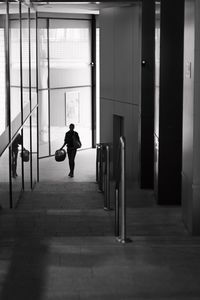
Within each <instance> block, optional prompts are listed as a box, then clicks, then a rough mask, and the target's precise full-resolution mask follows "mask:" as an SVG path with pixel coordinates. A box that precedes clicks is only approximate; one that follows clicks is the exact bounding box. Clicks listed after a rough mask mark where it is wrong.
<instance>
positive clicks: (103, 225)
mask: <svg viewBox="0 0 200 300" xmlns="http://www.w3.org/2000/svg"><path fill="white" fill-rule="evenodd" d="M79 154H80V155H78V156H77V162H76V168H77V169H76V170H77V172H76V176H75V177H74V178H73V179H70V178H68V177H67V176H66V169H65V168H66V167H65V166H64V164H63V166H61V165H59V168H58V169H57V167H58V166H57V164H56V163H55V162H54V160H53V158H51V159H48V160H46V161H42V163H41V168H43V169H42V172H41V183H40V184H39V185H38V186H37V187H36V189H35V191H34V192H26V193H25V194H24V197H23V199H22V200H21V202H20V203H19V206H18V208H17V210H15V211H12V212H8V211H1V214H0V228H1V230H0V299H1V300H18V299H21V300H24V299H28V300H51V299H52V300H61V299H62V300H68V299H69V300H74V299H79V300H83V299H88V300H90V299H91V300H93V299H95V300H96V299H97V300H98V299H102V300H104V299H105V300H112V299H117V300H129V299H131V300H132V299H136V300H143V299H145V300H149V299H151V300H155V299H156V300H165V299H173V300H177V299H178V300H179V299H180V300H186V299H187V300H197V299H198V300H199V299H200V285H199V278H200V255H199V253H200V239H199V238H195V237H190V236H189V235H188V233H187V231H186V230H185V228H184V225H183V223H182V221H181V212H180V208H179V207H158V206H156V205H155V202H154V199H153V193H152V192H150V191H140V190H139V189H137V188H136V187H134V189H129V190H128V193H127V196H128V199H127V200H128V201H127V202H128V209H127V225H128V226H127V233H128V236H129V237H130V238H131V239H132V242H131V243H129V244H125V245H122V244H119V243H118V242H116V240H115V238H114V211H113V210H112V211H110V212H105V211H104V210H103V195H102V194H101V193H98V189H97V185H96V183H95V182H94V181H95V172H94V170H95V153H94V151H93V150H89V151H86V152H84V151H82V153H81V152H80V153H79ZM45 164H46V165H45ZM53 174H54V175H53ZM83 179H84V180H83ZM112 205H113V203H112Z"/></svg>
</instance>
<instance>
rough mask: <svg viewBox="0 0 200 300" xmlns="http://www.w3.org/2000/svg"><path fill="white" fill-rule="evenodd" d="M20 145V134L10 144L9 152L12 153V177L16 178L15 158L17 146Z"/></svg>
mask: <svg viewBox="0 0 200 300" xmlns="http://www.w3.org/2000/svg"><path fill="white" fill-rule="evenodd" d="M19 145H22V136H21V135H20V133H18V135H17V136H16V138H15V139H14V141H13V142H12V146H11V152H12V177H13V178H16V177H17V157H18V146H19Z"/></svg>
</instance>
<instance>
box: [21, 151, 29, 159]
mask: <svg viewBox="0 0 200 300" xmlns="http://www.w3.org/2000/svg"><path fill="white" fill-rule="evenodd" d="M29 154H30V153H29V151H28V150H27V149H25V148H24V149H23V150H22V152H21V158H22V160H23V161H25V162H27V161H29Z"/></svg>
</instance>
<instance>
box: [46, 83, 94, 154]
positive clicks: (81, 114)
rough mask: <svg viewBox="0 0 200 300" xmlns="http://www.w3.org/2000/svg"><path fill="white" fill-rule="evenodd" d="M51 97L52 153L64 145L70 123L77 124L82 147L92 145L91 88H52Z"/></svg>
mask: <svg viewBox="0 0 200 300" xmlns="http://www.w3.org/2000/svg"><path fill="white" fill-rule="evenodd" d="M50 99H51V101H50V112H51V114H50V122H51V134H50V136H51V154H54V153H55V151H56V150H57V149H58V148H60V147H61V146H62V145H63V141H64V136H65V132H66V131H68V130H69V124H70V123H74V124H75V131H77V132H78V133H79V136H80V139H81V142H82V148H89V147H91V146H92V130H91V89H90V88H88V87H85V88H79V89H78V88H73V89H59V90H52V91H51V98H50Z"/></svg>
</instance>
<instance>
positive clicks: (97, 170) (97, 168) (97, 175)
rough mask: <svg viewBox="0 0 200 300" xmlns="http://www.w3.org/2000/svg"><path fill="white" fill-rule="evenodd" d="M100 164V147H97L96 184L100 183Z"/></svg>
mask: <svg viewBox="0 0 200 300" xmlns="http://www.w3.org/2000/svg"><path fill="white" fill-rule="evenodd" d="M99 162H100V146H99V145H97V153H96V182H97V183H98V182H99Z"/></svg>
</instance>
